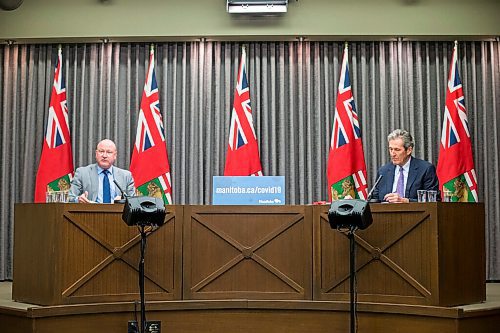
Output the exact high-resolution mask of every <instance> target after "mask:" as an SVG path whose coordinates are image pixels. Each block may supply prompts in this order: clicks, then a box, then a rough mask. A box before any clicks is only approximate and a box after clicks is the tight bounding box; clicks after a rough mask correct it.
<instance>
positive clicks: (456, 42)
mask: <svg viewBox="0 0 500 333" xmlns="http://www.w3.org/2000/svg"><path fill="white" fill-rule="evenodd" d="M457 45H458V40H456V39H455V47H457Z"/></svg>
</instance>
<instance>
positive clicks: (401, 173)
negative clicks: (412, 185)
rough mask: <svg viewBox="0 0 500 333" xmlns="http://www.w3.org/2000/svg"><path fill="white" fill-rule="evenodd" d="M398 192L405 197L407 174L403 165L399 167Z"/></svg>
mask: <svg viewBox="0 0 500 333" xmlns="http://www.w3.org/2000/svg"><path fill="white" fill-rule="evenodd" d="M396 193H397V194H399V196H400V197H401V198H404V197H405V174H404V170H403V167H399V178H398V185H397V187H396Z"/></svg>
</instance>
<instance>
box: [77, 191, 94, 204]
mask: <svg viewBox="0 0 500 333" xmlns="http://www.w3.org/2000/svg"><path fill="white" fill-rule="evenodd" d="M88 195H89V192H87V191H85V192H83V194H82V195H80V196H79V197H78V202H79V203H91V202H92V201H90V200H89V199H88V198H87V197H88Z"/></svg>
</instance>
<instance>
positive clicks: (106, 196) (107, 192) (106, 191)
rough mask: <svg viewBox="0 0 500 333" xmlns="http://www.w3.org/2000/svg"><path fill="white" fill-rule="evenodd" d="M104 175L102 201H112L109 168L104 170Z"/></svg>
mask: <svg viewBox="0 0 500 333" xmlns="http://www.w3.org/2000/svg"><path fill="white" fill-rule="evenodd" d="M102 173H103V174H104V177H103V178H102V202H103V203H111V188H110V187H109V178H108V174H109V171H108V170H104V171H103V172H102Z"/></svg>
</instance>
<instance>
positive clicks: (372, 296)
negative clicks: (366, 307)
mask: <svg viewBox="0 0 500 333" xmlns="http://www.w3.org/2000/svg"><path fill="white" fill-rule="evenodd" d="M370 208H371V211H372V215H373V224H372V225H371V226H370V227H369V228H367V229H366V230H359V231H357V232H356V235H355V242H356V256H357V257H356V274H357V275H356V277H357V295H358V301H366V302H386V303H403V304H426V305H441V306H452V305H459V304H469V303H476V302H481V301H484V300H485V297H486V296H485V295H486V289H485V256H484V245H485V243H484V205H483V204H467V203H464V204H457V203H425V204H421V203H415V204H372V205H371V206H370ZM328 209H329V206H318V207H314V212H313V216H314V235H315V239H317V241H315V246H314V265H315V266H314V267H315V268H314V288H313V289H314V298H315V299H317V300H342V301H348V300H349V296H350V295H349V241H348V239H347V236H346V235H345V234H343V233H341V232H339V231H337V230H332V229H330V225H329V224H328V215H327V214H328Z"/></svg>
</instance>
